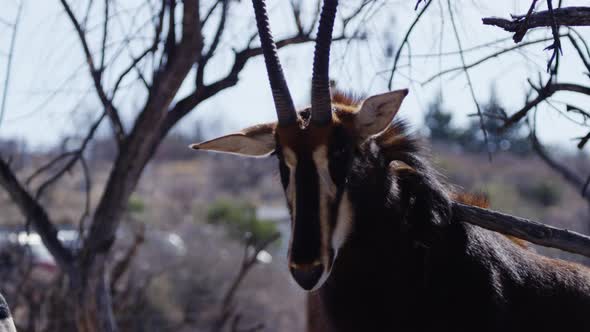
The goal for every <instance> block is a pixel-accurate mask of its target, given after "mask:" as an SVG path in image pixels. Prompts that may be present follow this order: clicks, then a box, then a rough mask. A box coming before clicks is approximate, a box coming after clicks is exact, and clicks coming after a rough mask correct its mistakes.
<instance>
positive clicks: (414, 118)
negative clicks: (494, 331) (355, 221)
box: [0, 0, 590, 332]
mask: <svg viewBox="0 0 590 332" xmlns="http://www.w3.org/2000/svg"><path fill="white" fill-rule="evenodd" d="M533 3H537V1H513V0H500V1H494V2H490V1H484V0H473V1H454V2H451V1H449V0H446V1H445V0H422V1H393V0H389V1H388V0H341V1H340V4H339V9H338V10H339V11H338V15H337V22H336V26H335V31H334V42H333V46H332V53H331V68H330V74H331V78H332V79H333V85H334V88H336V89H340V90H343V91H348V92H352V93H354V94H356V95H360V96H369V95H371V94H375V93H381V92H384V91H388V90H393V89H397V88H406V87H407V88H409V89H410V95H409V96H408V98H406V101H405V102H404V105H403V106H402V109H401V111H400V113H399V115H398V116H399V117H401V118H404V119H407V120H408V122H409V123H410V124H411V127H412V130H413V131H414V132H415V133H416V134H417V135H419V136H421V137H422V138H423V140H424V145H425V149H426V150H427V151H428V154H429V155H430V156H431V158H432V160H433V162H434V164H435V166H436V168H437V169H438V170H439V171H440V172H441V173H442V174H443V175H444V177H445V178H446V179H447V181H448V182H449V183H452V184H454V185H456V186H457V187H458V188H461V189H462V190H465V191H468V192H479V193H485V194H486V195H487V196H488V197H489V198H490V201H491V203H492V207H493V208H494V209H497V210H501V211H505V212H508V213H511V214H516V215H519V216H522V217H526V218H531V219H533V220H538V221H542V222H545V223H548V224H551V225H554V226H557V227H562V228H568V229H573V230H576V231H578V232H581V233H585V234H590V190H587V189H588V188H587V187H588V182H589V180H590V177H589V176H590V168H589V167H588V165H590V160H589V159H588V153H587V149H588V147H587V146H586V142H587V141H588V139H590V126H589V124H588V119H589V118H590V113H589V112H590V107H589V105H590V28H588V27H584V26H579V27H578V26H562V27H559V28H557V27H554V28H552V27H550V26H549V27H542V28H538V29H531V30H529V31H525V32H526V34H525V35H524V38H523V39H522V40H521V41H519V42H518V43H515V41H514V40H513V36H514V32H507V31H504V30H502V29H501V28H499V27H497V26H491V25H485V24H482V18H488V17H493V16H499V17H504V18H507V19H509V20H510V19H511V18H510V14H520V15H526V14H527V12H528V11H529V9H530V8H531V4H533ZM0 4H1V8H2V11H1V13H0V98H1V100H0V102H1V104H0V275H1V278H0V279H1V280H2V284H0V292H2V293H3V294H4V295H5V297H6V298H7V300H8V302H9V304H10V306H11V309H12V311H13V315H14V317H15V322H16V324H17V328H18V330H19V331H31V332H33V331H110V330H112V328H114V327H117V328H118V330H119V331H303V330H304V327H305V294H304V293H303V291H301V290H300V289H299V288H298V287H297V286H296V284H295V283H294V282H293V281H292V280H291V279H290V276H289V273H288V271H287V265H286V261H285V260H286V246H287V245H288V241H289V229H290V226H289V216H288V212H287V210H286V208H285V204H284V198H283V193H282V189H281V185H280V180H279V177H278V170H277V167H276V160H275V159H274V157H269V158H263V159H245V158H240V157H235V156H221V155H215V154H209V153H204V152H195V151H191V150H189V149H188V148H187V146H188V145H189V144H190V143H195V142H199V141H202V140H206V139H209V138H212V137H215V136H218V135H222V134H227V133H230V132H233V131H236V130H239V129H240V128H243V127H246V126H249V125H253V124H256V123H260V122H268V121H275V111H274V109H273V102H272V97H271V93H270V89H269V86H268V81H267V78H266V71H265V68H264V62H263V59H262V58H261V57H260V56H259V55H260V49H259V42H258V37H257V31H256V27H255V23H254V13H253V10H252V5H251V3H250V1H248V0H200V1H198V0H190V1H188V0H185V1H180V0H162V1H160V0H147V1H140V0H127V1H117V0H80V1H73V0H69V1H67V0H52V1H42V2H39V1H30V0H0ZM548 4H552V5H553V9H555V10H560V9H562V8H566V7H572V6H582V5H585V4H586V5H587V3H586V1H584V0H577V1H576V0H570V1H567V0H564V1H551V0H548V1H539V2H538V3H537V5H536V7H535V8H534V11H535V12H541V11H545V10H548V7H547V6H548ZM319 5H320V2H318V1H315V0H309V1H308V0H305V1H303V0H268V1H267V7H268V10H269V14H270V20H271V25H272V29H273V33H274V35H275V41H277V42H278V43H277V45H278V46H279V48H280V50H279V54H280V56H281V60H282V62H283V67H284V70H285V73H286V76H287V79H288V81H289V86H290V89H291V92H292V94H293V97H294V99H295V103H296V104H297V105H298V106H300V107H305V106H307V105H308V103H309V98H310V91H309V89H310V80H311V65H312V58H313V39H314V37H315V33H316V30H317V20H318V14H319V8H320V7H319ZM516 19H517V20H518V19H519V18H516ZM520 19H521V20H522V18H520ZM589 21H590V20H589ZM535 249H536V250H538V251H540V252H542V253H544V254H547V255H551V256H554V257H560V258H564V259H569V260H574V261H577V262H581V263H584V264H588V263H589V261H588V260H586V259H584V258H582V257H579V256H575V255H568V254H565V253H563V252H559V251H555V250H549V249H546V248H535Z"/></svg>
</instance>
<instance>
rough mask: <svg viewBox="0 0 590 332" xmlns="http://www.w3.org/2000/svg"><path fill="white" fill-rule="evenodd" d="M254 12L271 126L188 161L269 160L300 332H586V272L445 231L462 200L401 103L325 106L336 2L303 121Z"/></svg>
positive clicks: (499, 239)
mask: <svg viewBox="0 0 590 332" xmlns="http://www.w3.org/2000/svg"><path fill="white" fill-rule="evenodd" d="M253 3H254V11H255V16H256V22H257V26H258V31H259V36H260V40H261V45H262V49H263V54H264V58H265V62H266V68H267V73H268V78H269V81H270V85H271V89H272V93H273V99H274V102H275V107H276V110H277V116H278V122H277V123H268V124H261V125H257V126H254V127H250V128H246V129H244V130H242V131H241V132H238V133H235V134H231V135H227V136H223V137H219V138H216V139H213V140H210V141H207V142H203V143H200V144H194V145H192V146H191V147H192V148H194V149H199V150H209V151H217V152H224V153H233V154H239V155H245V156H256V157H258V156H267V155H274V156H275V157H276V158H277V159H278V164H279V170H280V175H281V182H282V185H283V188H284V191H285V196H286V200H287V205H288V207H289V209H290V213H291V219H292V223H291V225H292V234H291V240H290V245H289V269H290V271H291V274H292V276H293V278H294V279H295V281H296V282H297V283H298V284H299V285H300V286H301V287H302V288H303V289H305V290H308V291H311V292H310V296H309V312H308V315H309V328H310V330H314V331H590V311H589V310H590V272H589V270H587V269H586V268H584V267H582V266H580V265H576V264H573V263H567V262H562V261H558V260H552V259H549V258H546V257H543V256H540V255H537V254H536V253H534V252H533V251H530V250H528V249H527V248H525V247H524V246H522V245H521V244H520V243H518V242H517V241H514V240H512V239H510V238H508V237H506V236H504V235H501V234H498V233H495V232H491V231H488V230H484V229H482V228H479V227H477V226H473V225H470V224H466V223H463V222H459V221H457V220H454V219H453V215H452V209H451V203H452V201H453V199H455V200H459V201H463V202H466V201H465V199H464V198H463V199H462V198H461V197H460V196H458V195H456V194H454V193H453V191H452V189H451V188H450V187H449V186H448V185H445V184H444V183H443V182H442V181H441V180H440V177H439V176H438V174H437V173H436V172H435V171H434V170H433V169H432V168H431V166H430V165H429V164H428V163H427V162H426V160H425V159H424V158H423V157H422V156H421V154H420V150H421V149H420V145H419V144H418V142H417V140H416V139H415V138H414V137H412V135H410V134H408V130H407V129H406V126H405V125H404V124H403V122H401V121H399V120H394V117H395V115H396V114H397V112H398V110H399V108H400V106H401V103H402V101H403V99H404V97H405V96H406V95H407V93H408V92H407V90H398V91H393V92H389V93H384V94H380V95H376V96H372V97H369V98H366V99H364V100H355V99H353V98H349V97H347V96H345V95H343V94H339V93H335V94H334V96H331V93H330V88H329V77H328V64H329V52H330V44H331V35H332V28H333V23H334V18H335V13H336V6H337V1H335V0H326V1H325V2H324V5H323V8H322V13H321V18H320V24H319V31H318V35H317V42H316V46H315V56H314V65H313V79H312V101H311V107H308V108H306V109H305V110H303V111H301V112H299V113H297V112H296V110H295V107H294V105H293V102H292V99H291V96H290V94H289V90H288V87H287V83H286V81H285V78H284V76H283V72H282V69H281V65H280V62H279V58H278V55H277V52H276V47H275V45H274V43H273V40H272V36H271V33H270V28H269V22H268V17H267V13H266V9H265V3H264V1H263V0H253ZM466 203H471V204H476V205H477V204H479V203H477V202H468V201H467V202H466Z"/></svg>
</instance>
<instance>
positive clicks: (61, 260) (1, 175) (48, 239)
mask: <svg viewBox="0 0 590 332" xmlns="http://www.w3.org/2000/svg"><path fill="white" fill-rule="evenodd" d="M0 186H2V187H4V189H5V190H6V191H7V192H8V194H9V195H10V197H11V198H12V200H13V201H14V203H15V204H16V205H17V206H18V208H19V209H20V210H21V213H22V214H23V215H24V216H25V217H26V218H27V220H30V222H31V223H32V225H33V228H34V229H35V230H36V231H37V232H38V233H39V235H40V236H41V239H42V240H43V244H44V245H45V246H46V247H47V249H48V250H49V251H50V252H51V254H52V255H53V257H54V258H55V260H56V261H57V263H58V264H59V265H60V267H61V268H62V269H63V270H64V271H68V270H69V269H70V264H71V263H72V261H73V259H74V257H73V254H72V252H71V251H70V250H68V249H66V248H65V247H64V246H63V244H62V243H61V241H60V240H59V239H58V237H57V229H56V228H55V226H54V225H53V223H52V222H51V220H50V219H49V216H48V215H47V212H46V211H45V209H43V207H42V206H41V205H40V204H39V202H37V201H36V200H35V199H34V198H33V197H32V196H31V195H30V194H29V193H28V192H27V191H26V190H25V188H24V187H23V186H22V185H21V183H20V182H19V181H18V179H17V178H16V176H15V175H14V173H13V172H12V170H11V169H10V167H9V166H8V165H7V164H6V163H5V162H4V160H3V159H2V158H0Z"/></svg>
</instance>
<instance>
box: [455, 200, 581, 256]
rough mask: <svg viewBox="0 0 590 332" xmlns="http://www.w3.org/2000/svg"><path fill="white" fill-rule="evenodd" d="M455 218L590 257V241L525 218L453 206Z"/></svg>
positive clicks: (473, 207) (576, 234) (571, 232)
mask: <svg viewBox="0 0 590 332" xmlns="http://www.w3.org/2000/svg"><path fill="white" fill-rule="evenodd" d="M453 218H454V219H455V220H457V221H462V222H467V223H470V224H474V225H477V226H480V227H483V228H486V229H489V230H492V231H495V232H499V233H502V234H506V235H512V236H515V237H517V238H520V239H523V240H526V241H529V242H532V243H535V244H538V245H541V246H544V247H551V248H557V249H561V250H564V251H567V252H571V253H574V254H579V255H584V256H586V257H590V237H589V236H587V235H583V234H580V233H576V232H574V231H570V230H567V229H560V228H556V227H552V226H548V225H545V224H541V223H538V222H536V221H532V220H528V219H525V218H520V217H515V216H511V215H508V214H504V213H501V212H498V211H492V210H487V209H482V208H479V207H476V206H471V205H465V204H461V203H457V202H455V203H453Z"/></svg>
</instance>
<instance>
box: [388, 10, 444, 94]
mask: <svg viewBox="0 0 590 332" xmlns="http://www.w3.org/2000/svg"><path fill="white" fill-rule="evenodd" d="M427 1H428V2H426V5H424V7H423V8H422V10H420V12H419V13H418V16H416V18H415V19H414V21H413V22H412V24H411V25H410V27H409V28H408V31H406V34H405V36H404V39H403V40H402V42H401V44H400V46H399V47H398V49H397V53H396V54H395V59H394V60H393V67H392V68H391V72H390V74H389V81H388V82H387V87H388V89H389V90H391V89H392V86H393V77H394V75H395V71H396V70H397V66H398V63H399V59H400V56H401V54H402V50H403V49H404V46H405V45H406V44H407V43H408V40H409V39H410V35H411V34H412V31H414V28H415V27H416V25H417V24H418V21H420V18H421V17H422V15H424V13H425V12H426V10H427V9H428V7H429V6H430V4H431V3H432V2H433V0H427ZM419 4H420V1H419V2H418V3H416V9H417V8H418V5H419Z"/></svg>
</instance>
